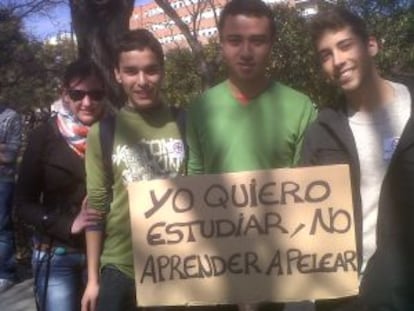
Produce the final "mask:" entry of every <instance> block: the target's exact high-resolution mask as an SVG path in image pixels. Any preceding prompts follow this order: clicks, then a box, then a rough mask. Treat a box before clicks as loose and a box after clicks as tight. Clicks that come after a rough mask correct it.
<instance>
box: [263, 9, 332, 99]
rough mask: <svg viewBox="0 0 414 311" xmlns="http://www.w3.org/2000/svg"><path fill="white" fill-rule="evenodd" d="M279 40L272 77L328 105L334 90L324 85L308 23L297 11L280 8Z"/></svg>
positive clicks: (277, 24) (276, 10)
mask: <svg viewBox="0 0 414 311" xmlns="http://www.w3.org/2000/svg"><path fill="white" fill-rule="evenodd" d="M273 11H274V14H275V21H276V40H275V43H274V46H273V50H272V58H271V65H270V68H269V72H270V75H271V76H272V77H273V78H274V79H275V80H277V81H280V82H282V83H284V84H287V85H289V86H291V87H293V88H295V89H297V90H300V91H302V92H304V93H306V94H307V95H309V96H310V97H311V98H312V100H313V101H314V102H315V103H316V104H317V105H327V104H329V102H330V101H331V100H332V96H333V95H334V92H335V91H334V90H333V89H332V88H329V87H326V86H322V85H323V84H324V80H323V76H322V75H321V73H320V69H319V64H318V62H317V60H316V57H315V55H314V50H313V47H312V42H311V38H310V36H309V35H308V34H307V29H306V26H307V20H306V19H305V18H304V17H302V16H301V15H300V14H299V13H298V11H297V10H296V9H294V8H290V7H288V6H285V5H276V6H274V8H273Z"/></svg>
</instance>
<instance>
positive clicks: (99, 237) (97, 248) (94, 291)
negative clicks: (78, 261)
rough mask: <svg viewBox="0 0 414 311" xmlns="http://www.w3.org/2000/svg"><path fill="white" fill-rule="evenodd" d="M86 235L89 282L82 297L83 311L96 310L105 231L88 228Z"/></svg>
mask: <svg viewBox="0 0 414 311" xmlns="http://www.w3.org/2000/svg"><path fill="white" fill-rule="evenodd" d="M85 236H86V256H87V267H88V282H87V285H86V289H85V292H84V294H83V297H82V311H95V308H96V302H97V299H98V292H99V266H100V256H101V252H102V242H103V231H102V230H88V231H86V233H85Z"/></svg>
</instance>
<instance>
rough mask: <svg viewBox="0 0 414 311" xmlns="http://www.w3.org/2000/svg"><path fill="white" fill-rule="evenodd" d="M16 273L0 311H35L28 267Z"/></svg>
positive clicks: (305, 306) (292, 309)
mask: <svg viewBox="0 0 414 311" xmlns="http://www.w3.org/2000/svg"><path fill="white" fill-rule="evenodd" d="M18 275H19V279H20V280H21V281H20V282H19V283H18V284H16V285H15V286H13V287H12V288H10V289H9V290H7V291H6V292H4V293H2V294H0V311H36V304H35V301H34V298H33V277H32V273H31V270H30V267H29V266H28V265H20V266H19V268H18ZM284 311H314V308H313V305H312V304H309V303H293V304H289V305H287V306H286V307H285V310H284Z"/></svg>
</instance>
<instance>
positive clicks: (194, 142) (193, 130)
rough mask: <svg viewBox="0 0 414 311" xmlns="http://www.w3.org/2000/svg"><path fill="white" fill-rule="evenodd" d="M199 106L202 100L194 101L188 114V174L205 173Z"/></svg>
mask: <svg viewBox="0 0 414 311" xmlns="http://www.w3.org/2000/svg"><path fill="white" fill-rule="evenodd" d="M199 106H200V102H194V103H193V105H191V107H190V109H189V111H188V115H187V126H186V140H187V146H188V159H187V173H188V175H198V174H203V173H204V161H203V151H202V148H201V142H200V134H199V128H197V124H198V123H199V122H198V121H199V120H198V119H197V115H198V111H197V109H198V108H199Z"/></svg>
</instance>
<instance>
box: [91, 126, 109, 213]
mask: <svg viewBox="0 0 414 311" xmlns="http://www.w3.org/2000/svg"><path fill="white" fill-rule="evenodd" d="M86 146H87V147H86V155H85V166H86V188H87V192H88V204H89V206H90V207H91V208H94V209H98V210H101V211H106V212H107V211H109V207H110V201H111V197H112V196H111V194H110V193H108V189H107V183H108V182H109V181H108V177H107V175H106V174H105V173H107V172H105V170H104V164H103V159H102V150H101V143H100V137H99V123H96V124H94V125H93V126H92V127H91V129H90V131H89V133H88V137H87V142H86Z"/></svg>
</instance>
